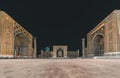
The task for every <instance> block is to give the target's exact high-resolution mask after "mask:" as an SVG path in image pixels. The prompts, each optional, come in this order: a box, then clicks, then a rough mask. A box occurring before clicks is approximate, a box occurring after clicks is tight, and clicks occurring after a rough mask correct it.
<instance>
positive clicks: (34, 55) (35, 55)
mask: <svg viewBox="0 0 120 78" xmlns="http://www.w3.org/2000/svg"><path fill="white" fill-rule="evenodd" d="M33 58H37V41H36V37H34V53H33Z"/></svg>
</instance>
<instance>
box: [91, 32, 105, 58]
mask: <svg viewBox="0 0 120 78" xmlns="http://www.w3.org/2000/svg"><path fill="white" fill-rule="evenodd" d="M92 43H93V44H92V52H93V54H94V55H95V56H102V55H104V36H103V35H101V34H97V35H96V36H95V37H94V39H93V41H92Z"/></svg>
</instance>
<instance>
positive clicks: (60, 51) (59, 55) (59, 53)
mask: <svg viewBox="0 0 120 78" xmlns="http://www.w3.org/2000/svg"><path fill="white" fill-rule="evenodd" d="M63 54H64V51H63V49H62V48H59V49H57V57H63V56H64V55H63Z"/></svg>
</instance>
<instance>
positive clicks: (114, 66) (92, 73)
mask: <svg viewBox="0 0 120 78" xmlns="http://www.w3.org/2000/svg"><path fill="white" fill-rule="evenodd" d="M0 78H120V59H0Z"/></svg>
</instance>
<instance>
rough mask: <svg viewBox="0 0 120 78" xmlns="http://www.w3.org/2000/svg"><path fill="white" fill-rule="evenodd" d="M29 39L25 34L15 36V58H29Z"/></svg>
mask: <svg viewBox="0 0 120 78" xmlns="http://www.w3.org/2000/svg"><path fill="white" fill-rule="evenodd" d="M28 44H29V39H28V38H27V37H26V36H25V35H24V34H23V33H19V34H17V35H15V39H14V49H15V50H14V57H15V58H23V57H27V56H28Z"/></svg>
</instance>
